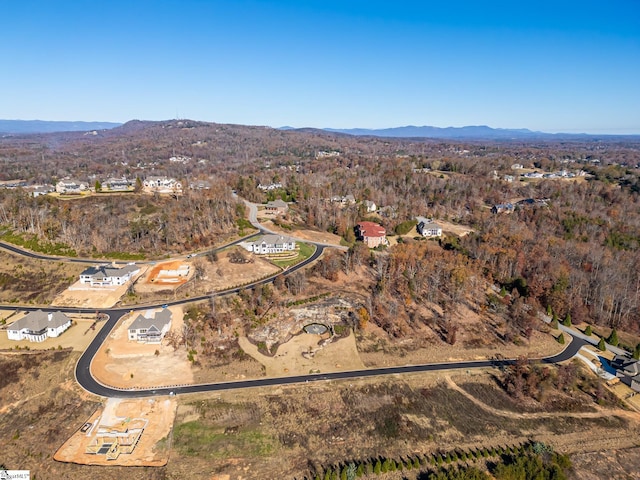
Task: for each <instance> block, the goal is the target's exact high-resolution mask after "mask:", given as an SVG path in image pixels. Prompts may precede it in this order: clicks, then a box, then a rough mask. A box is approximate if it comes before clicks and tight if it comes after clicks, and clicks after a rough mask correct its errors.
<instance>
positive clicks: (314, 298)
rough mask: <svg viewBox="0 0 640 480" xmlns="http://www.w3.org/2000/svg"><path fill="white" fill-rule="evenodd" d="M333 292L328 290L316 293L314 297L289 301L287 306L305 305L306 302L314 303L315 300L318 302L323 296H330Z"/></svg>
mask: <svg viewBox="0 0 640 480" xmlns="http://www.w3.org/2000/svg"><path fill="white" fill-rule="evenodd" d="M330 295H331V293H330V292H326V293H322V294H320V295H315V296H313V297H309V298H302V299H300V300H295V301H292V302H287V307H296V306H298V305H304V304H306V303H313V302H317V301H318V300H321V299H323V298H326V297H328V296H330Z"/></svg>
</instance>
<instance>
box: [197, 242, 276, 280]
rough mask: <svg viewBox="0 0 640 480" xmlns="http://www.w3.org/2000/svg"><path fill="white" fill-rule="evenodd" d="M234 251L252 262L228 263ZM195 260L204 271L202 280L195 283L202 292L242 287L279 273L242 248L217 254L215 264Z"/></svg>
mask: <svg viewBox="0 0 640 480" xmlns="http://www.w3.org/2000/svg"><path fill="white" fill-rule="evenodd" d="M234 250H238V251H240V252H241V253H242V254H243V255H244V256H245V257H247V258H251V259H252V261H251V262H250V263H232V262H230V261H229V256H230V255H231V254H232V252H233V251H234ZM197 260H198V261H201V262H202V264H203V266H204V269H205V275H204V277H203V279H202V280H199V281H198V283H197V285H198V287H199V288H200V289H202V290H204V291H212V290H223V289H225V288H231V287H233V286H236V285H244V284H246V283H249V282H251V281H253V280H257V279H259V278H263V277H266V276H268V275H272V274H274V273H277V272H279V271H280V268H278V267H276V266H275V265H273V264H272V263H270V262H268V261H267V260H265V259H264V258H260V257H259V256H257V255H253V254H251V253H249V252H247V251H246V250H245V249H244V248H242V247H231V248H229V249H227V250H224V251H222V252H220V253H218V261H216V262H209V261H207V260H204V259H202V258H200V259H197Z"/></svg>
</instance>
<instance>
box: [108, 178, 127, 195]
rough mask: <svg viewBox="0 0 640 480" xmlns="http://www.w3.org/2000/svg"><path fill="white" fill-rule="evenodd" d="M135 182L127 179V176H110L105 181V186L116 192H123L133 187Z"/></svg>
mask: <svg viewBox="0 0 640 480" xmlns="http://www.w3.org/2000/svg"><path fill="white" fill-rule="evenodd" d="M132 185H133V182H131V181H129V180H127V178H126V177H122V178H108V179H107V180H106V181H105V182H104V183H103V185H102V186H103V188H106V189H107V190H111V191H114V192H122V191H126V190H129V189H131V187H132Z"/></svg>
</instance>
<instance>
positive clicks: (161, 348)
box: [91, 307, 193, 388]
mask: <svg viewBox="0 0 640 480" xmlns="http://www.w3.org/2000/svg"><path fill="white" fill-rule="evenodd" d="M170 310H171V312H172V314H173V316H172V320H171V331H174V332H180V331H181V329H182V325H183V320H182V318H183V314H182V308H181V307H170ZM138 314H139V313H133V314H129V315H127V316H125V317H124V318H123V319H122V320H121V321H120V323H119V324H118V325H117V326H116V328H115V329H114V330H113V331H112V332H111V334H110V335H109V337H107V339H106V340H105V342H104V343H103V344H102V346H101V347H100V350H98V353H97V354H96V356H95V358H94V360H93V362H92V364H91V372H92V373H93V375H95V377H96V378H97V379H98V380H99V381H100V382H102V383H105V384H107V385H112V386H115V387H123V388H128V387H132V386H136V387H160V386H167V385H177V384H186V383H193V370H192V367H191V363H190V362H189V360H188V359H187V352H186V351H185V350H184V349H182V348H179V349H177V350H174V349H173V347H171V346H169V345H167V343H166V341H165V340H163V343H162V344H161V345H155V344H144V343H138V342H135V341H130V340H128V338H127V329H128V327H129V325H131V323H132V322H133V321H134V320H135V318H136V317H137V316H138ZM156 352H157V353H156Z"/></svg>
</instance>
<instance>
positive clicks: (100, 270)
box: [80, 265, 139, 278]
mask: <svg viewBox="0 0 640 480" xmlns="http://www.w3.org/2000/svg"><path fill="white" fill-rule="evenodd" d="M136 270H139V267H137V266H136V265H125V266H124V267H113V266H111V265H99V266H97V267H89V268H87V269H86V270H84V271H83V272H82V273H81V274H80V275H82V276H85V275H90V276H92V277H100V278H101V277H122V276H124V275H127V274H130V273H133V272H135V271H136Z"/></svg>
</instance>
